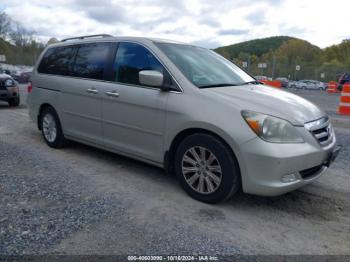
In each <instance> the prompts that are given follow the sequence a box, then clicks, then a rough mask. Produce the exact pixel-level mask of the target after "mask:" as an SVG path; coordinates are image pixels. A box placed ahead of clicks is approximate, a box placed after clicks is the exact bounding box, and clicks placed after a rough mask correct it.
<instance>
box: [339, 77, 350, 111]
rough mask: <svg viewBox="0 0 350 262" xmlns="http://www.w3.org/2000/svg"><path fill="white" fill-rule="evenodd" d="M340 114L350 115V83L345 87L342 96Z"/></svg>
mask: <svg viewBox="0 0 350 262" xmlns="http://www.w3.org/2000/svg"><path fill="white" fill-rule="evenodd" d="M338 114H341V115H350V83H347V84H344V85H343V91H342V92H341V94H340V103H339V107H338Z"/></svg>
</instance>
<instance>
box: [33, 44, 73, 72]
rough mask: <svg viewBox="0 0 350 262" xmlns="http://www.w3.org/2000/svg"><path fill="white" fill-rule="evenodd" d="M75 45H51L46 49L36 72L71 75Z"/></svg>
mask: <svg viewBox="0 0 350 262" xmlns="http://www.w3.org/2000/svg"><path fill="white" fill-rule="evenodd" d="M75 50H76V47H75V46H62V47H53V48H50V49H48V50H47V51H46V53H45V54H44V56H43V58H42V60H41V62H40V65H39V67H38V72H39V73H43V74H53V75H63V76H69V75H71V71H72V65H73V58H74V53H75Z"/></svg>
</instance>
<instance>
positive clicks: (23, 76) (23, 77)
mask: <svg viewBox="0 0 350 262" xmlns="http://www.w3.org/2000/svg"><path fill="white" fill-rule="evenodd" d="M31 73H32V72H31V71H24V72H21V73H20V75H19V77H18V81H17V82H18V83H20V84H25V83H28V82H29V79H30V75H31Z"/></svg>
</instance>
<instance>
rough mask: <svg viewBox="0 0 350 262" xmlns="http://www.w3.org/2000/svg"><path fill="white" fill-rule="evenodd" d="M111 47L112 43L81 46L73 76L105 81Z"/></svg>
mask: <svg viewBox="0 0 350 262" xmlns="http://www.w3.org/2000/svg"><path fill="white" fill-rule="evenodd" d="M110 46H111V43H93V44H84V45H81V46H80V47H79V49H78V52H77V55H76V58H75V64H74V70H73V76H76V77H82V78H90V79H98V80H101V79H103V74H104V71H105V68H106V61H107V56H108V53H109V50H110Z"/></svg>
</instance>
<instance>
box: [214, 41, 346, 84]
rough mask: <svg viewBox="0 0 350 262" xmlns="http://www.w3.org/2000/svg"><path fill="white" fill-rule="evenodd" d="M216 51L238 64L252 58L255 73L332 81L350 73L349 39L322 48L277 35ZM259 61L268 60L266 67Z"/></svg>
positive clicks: (249, 69)
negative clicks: (298, 66)
mask: <svg viewBox="0 0 350 262" xmlns="http://www.w3.org/2000/svg"><path fill="white" fill-rule="evenodd" d="M215 51H216V52H218V53H219V54H221V55H222V56H224V57H226V58H227V59H229V60H231V61H233V62H235V63H236V64H237V65H242V62H243V61H249V65H248V68H246V70H247V71H249V73H251V74H253V75H266V76H270V77H289V78H290V79H318V80H322V81H330V80H335V79H337V78H338V77H339V75H340V74H342V73H344V72H350V41H344V42H342V43H339V44H336V45H332V46H330V47H327V48H324V49H321V48H319V47H318V46H315V45H312V44H311V43H309V42H307V41H305V40H302V39H298V38H294V37H289V36H275V37H268V38H262V39H254V40H250V41H246V42H242V43H237V44H233V45H228V46H223V47H219V48H217V49H215ZM259 63H266V64H267V68H264V69H261V68H258V64H259ZM296 65H300V66H301V70H300V71H296V70H295V69H296ZM321 75H322V76H324V77H323V78H321Z"/></svg>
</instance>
